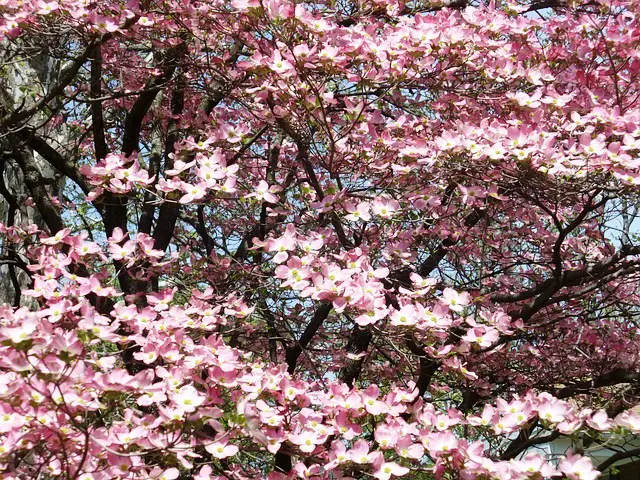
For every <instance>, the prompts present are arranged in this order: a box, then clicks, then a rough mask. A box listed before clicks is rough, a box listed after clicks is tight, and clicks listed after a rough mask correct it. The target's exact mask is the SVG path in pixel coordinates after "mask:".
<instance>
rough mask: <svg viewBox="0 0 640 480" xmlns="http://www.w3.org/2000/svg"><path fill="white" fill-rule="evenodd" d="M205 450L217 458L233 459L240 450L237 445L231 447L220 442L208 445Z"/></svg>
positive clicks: (224, 442)
mask: <svg viewBox="0 0 640 480" xmlns="http://www.w3.org/2000/svg"><path fill="white" fill-rule="evenodd" d="M204 449H205V450H206V451H207V452H209V453H210V454H211V455H213V456H214V457H215V458H227V457H232V456H234V455H235V454H236V453H238V451H239V448H238V447H237V446H236V445H229V444H228V443H227V442H226V441H224V440H223V441H218V442H214V443H210V444H209V445H206V446H205V447H204Z"/></svg>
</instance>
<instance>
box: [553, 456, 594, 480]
mask: <svg viewBox="0 0 640 480" xmlns="http://www.w3.org/2000/svg"><path fill="white" fill-rule="evenodd" d="M560 471H561V472H562V473H564V474H565V475H566V476H567V477H569V478H570V479H571V480H596V479H597V478H598V477H599V476H600V472H599V471H598V470H596V469H595V468H593V464H592V463H591V460H589V459H588V458H587V457H582V456H580V455H573V454H569V455H567V457H566V458H565V459H564V460H562V462H560Z"/></svg>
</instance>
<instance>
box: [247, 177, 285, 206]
mask: <svg viewBox="0 0 640 480" xmlns="http://www.w3.org/2000/svg"><path fill="white" fill-rule="evenodd" d="M279 190H280V187H278V186H275V185H274V186H271V187H270V186H269V184H268V183H267V182H265V181H264V180H260V183H258V186H257V187H256V189H255V192H252V193H249V194H248V195H245V198H252V197H253V198H255V199H256V200H259V201H262V200H264V201H265V202H269V203H278V202H279V201H280V199H279V198H278V196H277V195H274V193H275V192H278V191H279Z"/></svg>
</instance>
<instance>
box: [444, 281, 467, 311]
mask: <svg viewBox="0 0 640 480" xmlns="http://www.w3.org/2000/svg"><path fill="white" fill-rule="evenodd" d="M440 301H441V302H442V303H443V304H445V305H446V306H448V307H449V309H450V310H453V311H454V312H461V311H462V310H464V307H465V305H469V303H471V296H470V295H469V294H468V293H466V292H463V293H458V292H456V291H455V290H454V289H453V288H449V287H447V288H445V289H444V291H443V292H442V296H441V297H440Z"/></svg>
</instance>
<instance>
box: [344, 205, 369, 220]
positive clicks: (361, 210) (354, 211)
mask: <svg viewBox="0 0 640 480" xmlns="http://www.w3.org/2000/svg"><path fill="white" fill-rule="evenodd" d="M370 208H371V207H370V205H369V204H368V203H367V202H360V203H358V204H357V205H355V204H354V203H353V202H347V203H346V204H345V206H344V209H345V210H346V211H347V212H349V215H347V216H346V217H345V218H346V219H347V220H351V221H352V222H357V221H358V220H362V221H364V222H368V221H369V220H371V214H370V213H369V210H370Z"/></svg>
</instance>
